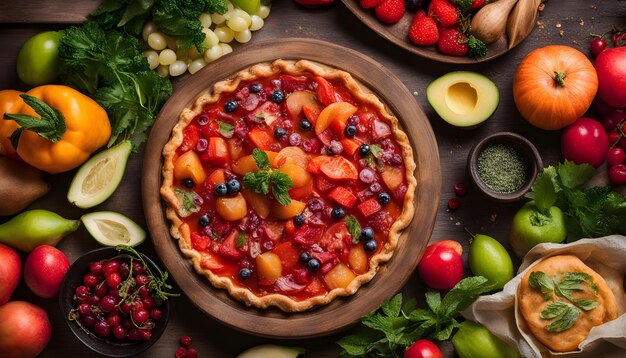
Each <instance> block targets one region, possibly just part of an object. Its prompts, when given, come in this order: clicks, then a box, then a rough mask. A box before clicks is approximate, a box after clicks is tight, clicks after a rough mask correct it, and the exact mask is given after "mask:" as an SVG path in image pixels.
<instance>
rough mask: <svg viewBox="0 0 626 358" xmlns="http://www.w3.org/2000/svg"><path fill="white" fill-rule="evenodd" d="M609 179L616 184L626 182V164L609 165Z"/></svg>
mask: <svg viewBox="0 0 626 358" xmlns="http://www.w3.org/2000/svg"><path fill="white" fill-rule="evenodd" d="M609 180H610V181H611V183H613V184H615V185H621V184H626V164H615V165H613V166H611V167H609Z"/></svg>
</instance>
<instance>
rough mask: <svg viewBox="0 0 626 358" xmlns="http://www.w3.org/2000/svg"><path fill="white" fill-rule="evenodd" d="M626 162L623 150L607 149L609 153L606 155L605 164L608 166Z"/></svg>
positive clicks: (625, 154) (616, 148) (618, 148)
mask: <svg viewBox="0 0 626 358" xmlns="http://www.w3.org/2000/svg"><path fill="white" fill-rule="evenodd" d="M624 160H626V152H624V149H623V148H620V147H615V148H611V149H609V152H608V153H607V155H606V163H607V164H608V165H615V164H620V163H623V162H624Z"/></svg>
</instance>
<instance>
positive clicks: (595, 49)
mask: <svg viewBox="0 0 626 358" xmlns="http://www.w3.org/2000/svg"><path fill="white" fill-rule="evenodd" d="M605 49H606V40H605V39H604V38H602V37H596V38H595V39H593V40H591V43H590V44H589V50H590V51H591V53H592V54H593V55H594V56H598V55H599V54H600V53H601V52H602V51H604V50H605Z"/></svg>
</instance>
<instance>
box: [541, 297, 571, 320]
mask: <svg viewBox="0 0 626 358" xmlns="http://www.w3.org/2000/svg"><path fill="white" fill-rule="evenodd" d="M568 307H569V305H567V304H565V303H563V302H559V301H556V302H551V303H549V304H548V305H547V306H546V308H544V309H543V311H541V313H539V317H541V318H543V319H552V318H556V317H560V316H562V315H563V314H564V313H565V311H567V309H568Z"/></svg>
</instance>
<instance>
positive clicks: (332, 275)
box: [324, 262, 356, 290]
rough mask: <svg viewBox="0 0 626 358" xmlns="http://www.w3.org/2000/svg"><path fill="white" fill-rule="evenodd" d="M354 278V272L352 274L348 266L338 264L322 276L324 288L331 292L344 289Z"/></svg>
mask: <svg viewBox="0 0 626 358" xmlns="http://www.w3.org/2000/svg"><path fill="white" fill-rule="evenodd" d="M355 277H356V275H355V274H354V272H352V271H351V270H350V269H349V268H348V266H346V265H345V264H343V263H341V262H340V263H338V264H337V266H335V267H333V269H332V270H330V271H328V272H327V273H326V275H324V283H326V286H328V288H329V289H331V290H332V289H335V288H346V287H348V285H349V284H350V282H352V280H354V278H355Z"/></svg>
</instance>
